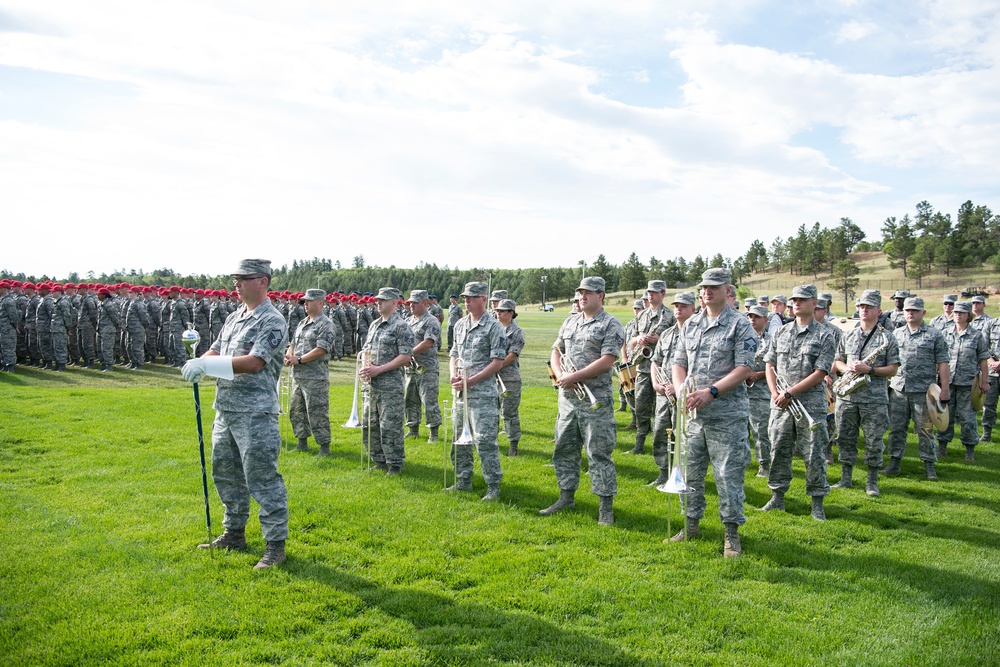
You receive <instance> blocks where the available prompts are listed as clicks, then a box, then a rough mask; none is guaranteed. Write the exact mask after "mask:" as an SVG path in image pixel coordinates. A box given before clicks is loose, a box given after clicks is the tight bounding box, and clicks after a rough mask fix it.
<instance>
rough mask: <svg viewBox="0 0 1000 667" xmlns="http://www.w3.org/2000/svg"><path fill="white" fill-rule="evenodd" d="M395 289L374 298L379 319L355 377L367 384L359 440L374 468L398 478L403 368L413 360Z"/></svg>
mask: <svg viewBox="0 0 1000 667" xmlns="http://www.w3.org/2000/svg"><path fill="white" fill-rule="evenodd" d="M400 298H401V297H400V295H399V290H397V289H396V288H395V287H383V288H381V289H379V291H378V296H376V297H375V299H376V301H377V303H378V313H379V317H378V318H377V319H376V320H375V321H374V322H372V323H371V327H369V329H368V337H367V338H366V339H365V342H364V345H363V346H362V354H367V355H368V357H369V361H370V363H367V364H362V367H361V368H360V369H359V370H358V374H359V375H360V376H361V379H362V380H365V381H366V382H368V383H369V388H368V400H367V401H365V405H364V412H363V414H362V423H361V428H362V432H361V433H362V440H363V441H364V443H365V446H366V448H367V451H368V454H369V456H371V457H372V459H373V460H374V461H375V468H376V469H378V470H385V471H386V474H387V475H399V474H400V473H401V472H402V469H403V463H404V462H405V460H406V453H405V451H404V449H403V414H402V413H403V405H404V402H403V371H402V368H403V366H407V365H409V363H410V360H411V359H412V358H413V356H412V355H413V330H412V329H410V327H409V325H408V324H407V323H406V322H404V321H403V318H402V317H400V316H399V315H398V314H397V313H396V304H398V303H399V301H400Z"/></svg>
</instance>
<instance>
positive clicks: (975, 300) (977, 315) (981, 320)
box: [956, 296, 993, 338]
mask: <svg viewBox="0 0 1000 667" xmlns="http://www.w3.org/2000/svg"><path fill="white" fill-rule="evenodd" d="M956 305H957V304H956ZM970 307H971V308H972V314H971V317H970V321H969V326H970V327H972V328H973V329H975V330H976V331H978V332H979V334H980V335H981V336H983V338H985V337H986V336H987V329H988V328H989V326H990V322H992V321H993V316H992V315H987V314H986V299H985V298H984V297H981V296H974V297H972V303H971V306H970Z"/></svg>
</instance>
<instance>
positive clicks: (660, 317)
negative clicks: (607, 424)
mask: <svg viewBox="0 0 1000 667" xmlns="http://www.w3.org/2000/svg"><path fill="white" fill-rule="evenodd" d="M636 320H637V321H636V331H635V334H634V335H635V336H644V335H647V334H652V335H657V336H658V335H661V334H662V333H663V332H664V331H666V330H667V329H668V328H670V327H672V326H673V325H674V324H675V323H676V321H677V320H676V319H674V313H673V311H672V310H671V309H669V308H667V307H666V306H663V305H661V306H660V307H659V308H658V309H656V310H653V309H651V308H647V309H646V310H644V311H642V312H641V313H639V317H637V318H636ZM650 353H652V350H650ZM636 360H637V361H638V362H639V363H638V365H637V366H636V370H637V371H638V375H637V376H636V378H635V406H634V407H635V419H636V422H635V423H636V428H635V450H634V451H635V452H636V453H641V452H642V450H643V447H644V444H645V441H646V436H647V435H649V431H650V424H651V421H652V417H653V409H654V407H655V405H656V392H655V391H653V379H652V376H651V375H650V372H651V369H652V366H651V365H650V361H649V359H647V358H645V357H643V356H642V355H640V354H638V352H636Z"/></svg>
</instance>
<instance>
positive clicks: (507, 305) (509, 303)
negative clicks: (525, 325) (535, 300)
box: [496, 299, 517, 310]
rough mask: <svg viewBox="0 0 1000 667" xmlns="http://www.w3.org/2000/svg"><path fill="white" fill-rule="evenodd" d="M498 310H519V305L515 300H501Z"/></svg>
mask: <svg viewBox="0 0 1000 667" xmlns="http://www.w3.org/2000/svg"><path fill="white" fill-rule="evenodd" d="M496 309H497V310H517V304H516V303H515V302H514V299H500V303H498V304H497V308H496Z"/></svg>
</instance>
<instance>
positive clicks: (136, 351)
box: [125, 287, 200, 370]
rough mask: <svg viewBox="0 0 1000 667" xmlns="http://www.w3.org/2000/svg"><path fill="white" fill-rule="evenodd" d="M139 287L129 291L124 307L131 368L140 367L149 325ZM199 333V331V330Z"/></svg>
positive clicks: (147, 314)
mask: <svg viewBox="0 0 1000 667" xmlns="http://www.w3.org/2000/svg"><path fill="white" fill-rule="evenodd" d="M140 291H141V288H137V287H133V288H132V289H131V290H130V291H129V295H128V298H129V300H128V304H127V306H126V308H125V334H126V338H125V339H126V341H127V342H128V348H127V351H128V358H129V365H128V367H129V368H131V369H133V370H139V369H141V368H142V363H143V360H144V359H145V358H146V327H148V326H149V322H150V320H149V312H148V311H147V310H146V303H145V302H144V301H143V300H142V298H141V296H140ZM199 333H200V332H199Z"/></svg>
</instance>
